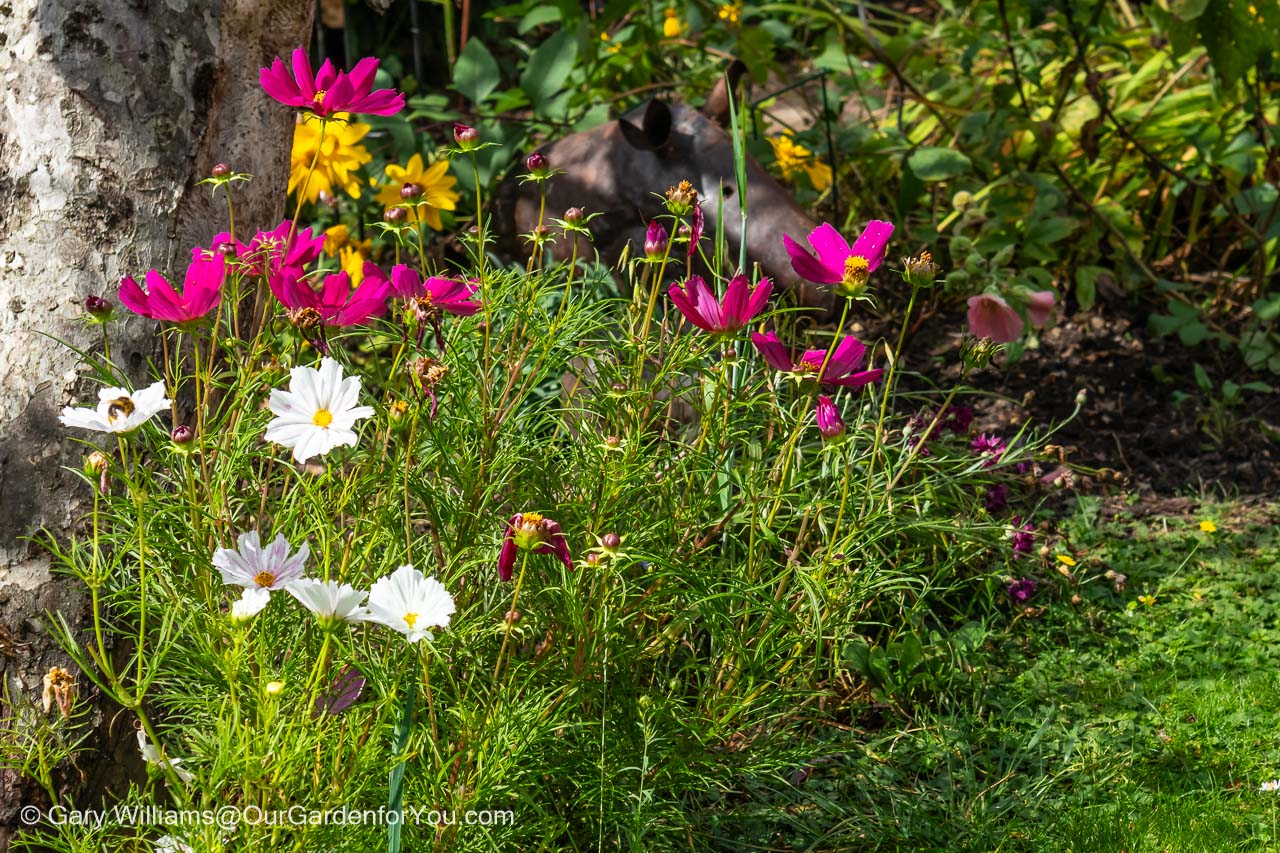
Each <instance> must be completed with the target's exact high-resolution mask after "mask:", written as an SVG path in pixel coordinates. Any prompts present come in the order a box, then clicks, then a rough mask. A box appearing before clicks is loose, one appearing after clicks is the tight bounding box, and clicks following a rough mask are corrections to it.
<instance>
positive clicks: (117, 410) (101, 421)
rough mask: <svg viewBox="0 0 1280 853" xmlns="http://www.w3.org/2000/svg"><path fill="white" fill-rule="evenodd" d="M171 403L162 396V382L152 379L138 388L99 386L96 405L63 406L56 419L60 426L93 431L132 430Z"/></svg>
mask: <svg viewBox="0 0 1280 853" xmlns="http://www.w3.org/2000/svg"><path fill="white" fill-rule="evenodd" d="M172 403H173V401H172V400H170V399H169V398H168V397H166V396H165V395H164V383H163V382H153V383H152V384H151V385H148V386H147V387H146V388H143V389H142V390H141V391H129V390H127V389H125V388H103V389H101V390H99V391H98V405H97V408H93V409H90V408H83V407H82V408H76V407H74V406H67V407H66V408H64V409H63V410H62V414H61V415H59V416H58V420H59V421H61V422H62V424H63V426H69V427H78V428H80V429H91V430H96V431H97V432H133V431H134V430H135V429H137V428H138V427H140V426H142V425H143V424H144V423H146V422H147V421H149V420H150V419H151V418H152V416H153V415H155V414H157V413H159V412H163V411H164V410H165V409H167V408H169V407H170V405H172Z"/></svg>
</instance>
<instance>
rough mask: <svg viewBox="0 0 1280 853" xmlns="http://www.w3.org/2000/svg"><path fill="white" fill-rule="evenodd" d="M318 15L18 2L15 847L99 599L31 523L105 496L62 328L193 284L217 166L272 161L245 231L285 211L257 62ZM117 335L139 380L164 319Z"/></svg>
mask: <svg viewBox="0 0 1280 853" xmlns="http://www.w3.org/2000/svg"><path fill="white" fill-rule="evenodd" d="M313 11H314V0H221V2H217V0H215V1H214V2H199V0H108V2H99V0H0V81H2V85H0V100H2V102H3V109H0V379H2V380H3V381H2V383H0V675H3V679H4V691H3V693H0V697H2V698H0V701H3V703H4V710H3V717H2V718H0V747H3V748H4V752H0V851H3V850H5V849H7V848H8V846H9V842H10V840H11V838H12V837H13V835H14V833H15V832H16V831H17V830H18V829H19V828H21V824H20V821H19V815H18V811H19V807H20V806H22V805H24V804H34V805H44V804H47V799H48V798H47V796H46V795H45V794H44V793H43V792H42V791H41V790H40V788H39V787H38V786H35V785H33V784H32V782H31V780H30V779H29V778H26V777H24V776H22V775H21V774H19V773H17V772H16V771H14V770H13V769H11V768H9V767H6V766H5V765H9V764H11V762H12V761H13V759H14V757H15V756H14V755H13V750H14V749H15V748H16V746H17V744H18V743H19V741H20V739H19V738H18V737H17V734H18V733H19V727H20V726H21V725H22V723H21V722H20V720H22V719H24V718H26V719H29V718H30V714H32V713H41V710H40V694H41V691H42V687H43V684H42V682H43V676H44V674H45V673H46V672H47V671H48V670H49V668H50V667H51V666H54V665H60V666H67V665H68V661H67V660H66V659H65V658H64V657H63V656H62V655H61V654H60V653H59V651H58V649H57V647H56V644H54V643H53V641H52V640H51V638H50V636H49V633H48V631H47V630H46V614H47V613H51V612H59V611H60V612H61V613H62V614H63V615H64V616H66V618H67V619H68V621H70V622H71V623H72V624H73V625H75V624H77V623H78V622H80V621H82V620H83V619H84V615H85V606H84V602H83V599H82V598H81V597H80V595H79V591H78V590H77V589H76V588H75V584H76V583H77V582H76V581H74V580H68V579H66V578H63V577H60V576H55V575H52V574H51V572H50V560H49V558H48V556H47V555H46V554H44V553H42V552H41V549H40V548H39V547H37V546H36V545H35V544H34V543H33V542H31V541H30V540H29V538H28V537H30V536H31V534H32V533H33V532H35V531H37V530H39V529H41V528H45V529H48V530H50V531H52V532H53V533H54V534H55V535H58V536H59V537H62V538H65V537H66V536H67V535H69V534H70V533H73V532H75V531H76V530H77V526H78V525H79V523H80V519H81V517H82V516H83V512H84V501H85V499H86V498H89V497H91V496H90V495H89V494H88V493H87V490H86V489H85V487H84V486H83V484H82V483H81V482H79V481H78V480H77V479H76V478H74V477H73V476H71V475H69V474H68V473H67V472H65V471H63V470H62V467H63V466H72V467H76V468H78V467H79V466H80V464H81V460H82V458H83V456H84V455H85V453H86V452H87V449H86V448H85V447H84V446H82V445H79V444H77V443H75V442H73V441H72V440H70V436H69V435H68V433H67V431H66V430H65V429H64V428H63V427H62V426H61V425H60V424H59V423H58V421H57V415H58V412H59V411H60V409H61V407H62V406H63V405H66V404H68V403H78V402H81V400H82V398H84V399H90V400H92V399H95V397H94V395H93V392H94V389H93V388H91V387H89V385H88V384H87V383H84V382H81V381H80V377H79V375H78V373H77V357H76V355H75V354H74V353H73V352H71V351H70V350H69V349H67V348H66V347H64V346H62V345H61V344H59V343H57V342H55V341H54V340H52V339H51V337H52V338H58V339H61V340H64V341H67V342H68V343H71V344H73V345H75V346H78V347H86V346H87V347H91V348H92V347H95V346H97V344H96V343H95V342H96V340H97V332H96V329H90V328H88V327H87V326H86V324H85V323H84V322H83V320H82V317H83V313H84V312H83V306H84V298H85V296H86V295H89V294H95V295H106V296H108V297H109V298H110V299H111V300H112V302H113V303H114V302H116V299H115V288H116V285H117V284H118V282H119V280H120V278H121V276H123V275H126V274H132V275H134V276H139V275H140V274H141V273H144V272H145V271H146V270H147V269H149V268H151V267H155V268H156V269H158V270H160V271H162V272H164V273H166V274H167V275H169V276H170V280H175V279H176V281H178V282H180V281H181V280H182V274H183V271H184V270H185V260H186V258H187V257H189V255H188V253H189V252H190V249H191V247H192V246H195V245H198V244H204V245H208V243H209V240H210V238H211V237H212V236H213V234H215V233H217V232H218V231H220V230H225V228H226V213H225V207H224V206H223V205H224V202H222V200H221V197H219V199H218V200H217V201H216V202H215V201H214V200H212V199H211V198H210V194H209V191H208V187H198V186H196V185H195V184H196V182H197V181H198V180H200V179H202V178H203V177H205V176H207V175H208V173H209V170H210V169H211V168H212V167H213V166H214V164H215V163H218V162H225V163H227V164H228V165H230V166H231V167H232V168H233V169H235V170H236V171H241V172H249V173H252V174H253V175H254V180H253V181H252V182H251V183H248V184H245V183H240V184H237V185H236V187H237V196H236V205H237V211H236V220H237V226H238V228H239V229H240V230H241V231H243V230H244V229H245V228H251V227H253V226H267V227H271V226H274V225H275V224H276V223H277V222H278V221H279V220H280V218H281V216H282V214H283V212H284V211H283V207H284V192H283V190H284V186H285V183H286V179H287V175H288V168H289V145H290V139H291V137H292V122H293V114H292V111H291V110H289V109H287V108H285V107H282V106H281V105H279V104H277V103H275V102H274V101H271V100H270V99H269V98H268V97H267V96H266V95H265V94H264V93H263V92H262V90H261V89H260V88H259V86H258V80H257V77H258V69H259V68H260V67H261V66H263V65H265V64H266V63H267V62H269V61H270V59H271V58H272V57H274V56H276V55H281V56H286V57H287V56H288V54H289V52H290V51H292V50H293V48H294V47H296V46H298V45H300V44H306V43H307V42H308V35H309V32H310V27H311V19H312V14H313ZM50 336H51V337H50ZM112 346H113V355H114V356H115V357H116V361H117V363H118V364H120V365H121V366H123V367H124V368H125V369H126V371H127V372H128V373H129V374H130V375H131V376H133V377H134V378H135V380H140V379H141V378H142V376H143V374H144V373H145V365H146V358H147V356H148V355H149V354H151V353H152V351H153V350H154V348H155V347H156V346H157V339H156V338H155V324H154V323H152V322H151V321H148V320H143V319H141V318H133V319H132V320H130V321H129V322H128V323H125V324H122V325H117V326H116V327H115V329H114V331H113V345H112ZM77 684H78V687H79V689H80V691H81V695H82V696H84V695H90V696H91V693H90V689H91V685H90V684H89V682H88V680H87V679H85V678H83V677H79V678H77ZM115 710H116V709H99V712H98V715H97V720H96V722H97V723H98V725H97V731H96V732H95V735H94V737H93V738H91V740H90V743H91V744H92V745H93V747H94V749H93V751H92V752H89V753H86V754H84V755H82V756H81V758H80V760H79V761H78V762H77V765H78V766H76V767H66V768H62V769H61V773H60V775H59V777H58V780H57V786H56V787H57V788H58V789H59V790H58V793H59V795H60V796H64V797H70V798H77V799H81V800H92V801H97V800H98V799H99V798H100V793H101V792H102V791H104V790H107V789H108V788H110V787H111V786H112V785H113V784H115V783H117V782H119V781H120V779H121V778H122V777H123V775H127V773H128V772H129V769H128V766H127V762H136V760H137V758H136V753H137V746H136V742H134V741H133V737H132V731H130V730H129V727H128V726H127V725H125V724H123V723H120V724H117V725H115V726H114V727H113V726H112V725H111V720H112V718H113V717H114V716H115ZM53 713H57V712H56V710H55V711H54V712H53ZM24 715H25V717H24ZM126 759H127V762H126Z"/></svg>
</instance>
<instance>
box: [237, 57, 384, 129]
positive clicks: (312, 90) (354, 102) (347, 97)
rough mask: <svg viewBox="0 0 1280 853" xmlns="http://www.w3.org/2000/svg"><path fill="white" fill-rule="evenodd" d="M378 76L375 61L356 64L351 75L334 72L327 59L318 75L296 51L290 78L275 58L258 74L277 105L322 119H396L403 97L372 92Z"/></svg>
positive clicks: (380, 90)
mask: <svg viewBox="0 0 1280 853" xmlns="http://www.w3.org/2000/svg"><path fill="white" fill-rule="evenodd" d="M377 73H378V60H377V59H374V58H373V57H365V58H364V59H362V60H360V61H359V62H357V63H356V66H355V68H352V69H351V71H350V73H346V72H342V71H338V70H336V69H335V68H334V67H333V64H332V63H331V62H330V61H329V60H327V59H326V60H325V61H324V64H323V65H321V66H320V71H319V72H317V73H313V72H312V69H311V60H310V59H309V58H308V57H307V52H306V51H305V50H303V49H302V48H298V49H297V50H295V51H294V52H293V73H292V75H291V74H290V73H289V71H288V69H286V68H285V64H284V60H282V59H281V58H280V57H278V56H277V57H276V58H275V61H274V62H272V63H271V65H270V67H268V68H263V69H262V70H261V72H260V73H259V75H258V80H259V82H260V83H261V84H262V88H263V89H264V90H265V91H266V93H267V94H268V95H270V96H271V97H273V98H275V99H276V100H277V101H279V102H280V103H282V104H284V105H285V106H289V107H300V108H303V109H307V110H310V111H311V112H313V113H315V114H316V115H317V116H320V117H321V118H327V117H330V116H332V115H333V114H334V113H338V112H353V113H368V114H370V115H379V116H389V115H395V114H396V113H398V112H400V110H402V109H404V95H402V94H400V93H399V92H397V91H395V90H394V89H378V90H377V91H374V90H373V79H374V77H375V75H377Z"/></svg>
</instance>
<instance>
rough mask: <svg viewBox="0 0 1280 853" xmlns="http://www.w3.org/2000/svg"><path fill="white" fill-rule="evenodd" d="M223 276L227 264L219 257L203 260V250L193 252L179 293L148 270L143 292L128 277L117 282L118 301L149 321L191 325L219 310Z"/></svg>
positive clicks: (163, 278)
mask: <svg viewBox="0 0 1280 853" xmlns="http://www.w3.org/2000/svg"><path fill="white" fill-rule="evenodd" d="M226 274H227V266H226V261H225V260H224V259H223V258H222V257H221V256H214V257H206V256H205V255H204V253H203V250H201V249H196V250H194V251H193V252H192V260H191V264H190V265H189V266H188V267H187V276H186V280H185V281H184V282H183V285H182V293H178V292H177V291H176V290H174V289H173V287H172V286H171V285H170V284H169V282H168V281H167V280H166V279H165V277H164V276H162V275H160V273H158V272H156V271H155V270H150V271H148V272H147V275H146V279H145V281H146V288H145V289H144V288H143V287H141V286H140V285H139V284H138V283H137V282H136V281H134V280H133V279H132V278H130V277H129V276H125V277H124V278H123V279H122V280H121V281H120V291H119V295H120V301H121V302H122V303H123V304H124V306H125V307H126V308H128V309H129V310H130V311H132V312H133V313H135V314H140V315H142V316H143V317H150V318H151V319H152V320H164V321H166V322H169V323H190V322H192V321H193V320H199V319H200V318H201V317H204V316H205V315H206V314H208V313H209V312H210V311H212V310H213V309H214V308H217V307H218V303H219V302H220V301H221V300H222V282H223V281H224V280H225V278H226Z"/></svg>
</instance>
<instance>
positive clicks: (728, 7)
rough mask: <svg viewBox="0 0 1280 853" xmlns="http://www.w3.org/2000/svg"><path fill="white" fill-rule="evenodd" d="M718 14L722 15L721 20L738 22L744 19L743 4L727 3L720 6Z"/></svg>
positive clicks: (730, 22) (731, 22)
mask: <svg viewBox="0 0 1280 853" xmlns="http://www.w3.org/2000/svg"><path fill="white" fill-rule="evenodd" d="M716 14H718V15H719V16H720V20H722V21H725V22H726V23H729V24H736V23H738V22H739V21H741V20H742V4H741V3H725V4H723V5H721V6H720V9H719V10H718V11H717V13H716Z"/></svg>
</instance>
